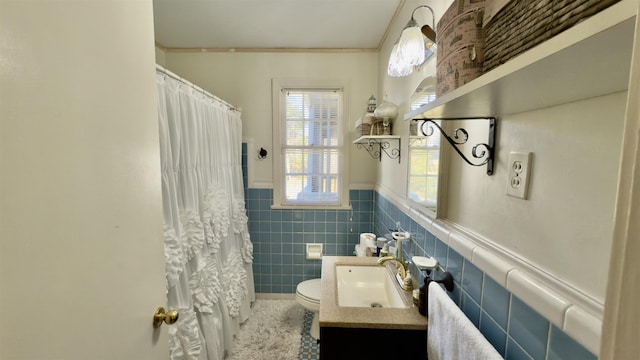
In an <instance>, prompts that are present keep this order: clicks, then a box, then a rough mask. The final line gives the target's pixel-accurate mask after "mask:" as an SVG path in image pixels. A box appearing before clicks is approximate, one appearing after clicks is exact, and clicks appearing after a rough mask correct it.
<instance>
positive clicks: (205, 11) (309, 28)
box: [153, 0, 404, 49]
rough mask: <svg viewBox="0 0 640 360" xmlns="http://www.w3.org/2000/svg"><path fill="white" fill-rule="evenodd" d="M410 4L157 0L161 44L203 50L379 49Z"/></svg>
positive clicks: (399, 0)
mask: <svg viewBox="0 0 640 360" xmlns="http://www.w3.org/2000/svg"><path fill="white" fill-rule="evenodd" d="M403 3H404V0H153V7H154V24H155V37H156V43H157V44H158V45H159V46H162V47H165V48H170V49H173V48H198V49H243V48H246V49H274V48H285V49H288V48H303V49H378V47H379V46H380V44H381V42H382V41H383V40H384V38H385V36H386V32H387V28H388V27H389V24H390V23H391V22H392V20H393V18H394V16H395V13H396V11H397V9H398V8H399V7H400V6H401V5H402V4H403Z"/></svg>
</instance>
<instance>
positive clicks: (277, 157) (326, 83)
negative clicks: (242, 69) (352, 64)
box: [271, 78, 351, 210]
mask: <svg viewBox="0 0 640 360" xmlns="http://www.w3.org/2000/svg"><path fill="white" fill-rule="evenodd" d="M286 89H296V90H341V92H342V116H341V117H342V121H341V124H339V126H340V130H341V132H342V138H341V146H340V151H341V156H342V163H341V164H340V165H341V166H340V169H339V172H340V177H341V182H340V196H339V199H338V201H339V203H338V204H332V205H329V204H318V203H308V204H288V203H286V202H285V200H286V199H285V194H284V191H283V182H284V179H283V166H284V165H283V154H282V140H283V139H282V138H281V135H282V131H281V129H282V118H283V112H284V111H286V105H285V103H284V97H283V96H282V93H283V91H284V90H286ZM271 92H272V110H273V114H272V135H273V148H274V151H273V202H272V206H271V208H272V209H339V210H343V209H350V208H351V205H350V202H349V141H348V127H347V123H348V116H349V98H348V93H349V92H348V84H347V82H345V81H342V80H326V79H279V78H274V79H272V91H271Z"/></svg>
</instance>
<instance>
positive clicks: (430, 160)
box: [407, 120, 440, 215]
mask: <svg viewBox="0 0 640 360" xmlns="http://www.w3.org/2000/svg"><path fill="white" fill-rule="evenodd" d="M411 123H416V127H417V128H418V134H416V135H415V136H411V137H410V140H409V170H408V171H409V174H408V182H409V183H408V185H407V197H408V198H409V199H410V200H413V201H415V202H416V203H418V204H420V205H422V206H424V207H426V208H427V209H428V210H429V212H430V213H433V214H432V215H435V214H436V207H437V204H438V177H439V173H440V134H435V133H434V134H432V135H431V136H424V135H423V134H422V133H421V132H420V130H419V129H420V125H421V124H420V123H419V122H418V121H414V120H412V121H411ZM436 131H437V130H436Z"/></svg>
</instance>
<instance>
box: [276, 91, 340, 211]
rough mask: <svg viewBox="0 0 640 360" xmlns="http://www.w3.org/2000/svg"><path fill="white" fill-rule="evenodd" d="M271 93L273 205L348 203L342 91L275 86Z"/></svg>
mask: <svg viewBox="0 0 640 360" xmlns="http://www.w3.org/2000/svg"><path fill="white" fill-rule="evenodd" d="M276 90H277V92H278V100H277V106H274V109H275V108H277V111H275V110H274V127H273V129H274V145H276V144H277V145H279V146H280V151H279V152H278V154H277V155H276V156H275V157H278V159H277V160H276V159H275V157H274V162H275V163H276V166H275V168H274V172H277V174H274V180H275V183H274V206H301V205H306V206H329V207H342V206H345V205H348V185H347V184H346V179H345V175H344V174H345V171H344V169H346V167H345V158H346V156H345V154H344V147H345V139H344V135H345V134H344V133H345V131H344V122H345V121H344V116H343V113H344V99H343V94H344V93H343V88H342V87H330V88H324V87H316V88H309V87H300V86H293V87H291V86H280V85H278V86H277V89H276V86H275V85H274V91H276ZM274 100H275V95H274ZM274 105H276V104H274ZM276 113H277V114H276ZM276 115H277V116H276ZM276 138H277V141H276ZM345 186H347V187H345Z"/></svg>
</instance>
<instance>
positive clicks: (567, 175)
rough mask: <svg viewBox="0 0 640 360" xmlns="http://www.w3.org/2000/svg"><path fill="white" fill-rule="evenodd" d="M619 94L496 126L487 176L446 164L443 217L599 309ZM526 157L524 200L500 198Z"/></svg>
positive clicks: (620, 115)
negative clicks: (516, 162) (516, 161)
mask: <svg viewBox="0 0 640 360" xmlns="http://www.w3.org/2000/svg"><path fill="white" fill-rule="evenodd" d="M625 103H626V92H623V93H617V94H613V95H609V96H603V97H599V98H594V99H589V100H584V101H579V102H574V103H570V104H565V105H561V106H556V107H552V108H547V109H541V110H537V111H532V112H528V113H522V114H517V115H510V116H505V117H503V118H501V119H499V122H498V126H499V128H498V131H499V136H498V139H497V158H496V163H495V165H494V169H495V170H494V171H495V172H494V175H493V176H487V175H486V174H484V168H482V169H478V168H472V167H470V166H468V165H466V164H463V163H462V160H460V158H459V157H457V156H455V155H454V156H452V158H451V167H450V173H449V174H450V176H449V179H450V181H449V192H448V202H447V203H448V210H447V214H446V217H447V219H450V220H451V221H453V222H455V223H458V224H460V225H462V226H464V227H466V228H468V229H471V230H473V231H474V232H475V233H477V234H479V235H480V236H482V237H484V238H487V239H490V240H491V241H494V242H495V243H497V244H499V245H501V246H503V247H504V248H506V249H507V250H509V251H511V252H513V253H515V254H520V255H521V256H524V257H525V258H526V259H528V261H529V262H531V263H532V264H533V265H535V266H537V267H540V268H542V269H544V270H545V271H547V272H549V273H551V274H552V275H554V276H556V277H559V278H560V279H562V280H564V281H566V282H567V283H569V284H571V285H573V286H575V287H577V288H579V289H580V290H582V291H584V292H586V293H587V294H589V295H591V296H593V297H595V298H596V299H597V300H598V301H599V302H600V303H601V304H602V303H604V294H605V289H606V281H607V271H606V269H607V263H608V259H609V253H610V247H611V239H612V234H613V214H614V209H615V199H616V186H617V180H618V159H619V157H620V144H621V139H622V125H623V122H624V121H623V120H624V110H625ZM511 151H521V152H532V153H534V156H533V159H534V160H533V165H532V172H531V177H530V183H529V198H528V200H522V199H517V198H513V197H510V196H507V195H506V194H505V191H506V185H507V162H508V158H509V152H511Z"/></svg>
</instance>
